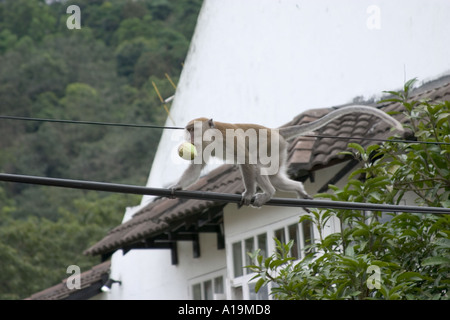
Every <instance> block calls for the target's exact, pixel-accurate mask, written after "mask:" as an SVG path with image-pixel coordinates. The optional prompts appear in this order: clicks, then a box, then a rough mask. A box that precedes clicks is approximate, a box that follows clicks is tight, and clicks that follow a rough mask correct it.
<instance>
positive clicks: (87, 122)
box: [0, 115, 450, 145]
mask: <svg viewBox="0 0 450 320" xmlns="http://www.w3.org/2000/svg"><path fill="white" fill-rule="evenodd" d="M0 119H4V120H21V121H37V122H54V123H67V124H85V125H100V126H116V127H130V128H151V129H172V130H183V129H184V128H183V127H177V126H158V125H152V124H132V123H117V122H99V121H80V120H61V119H43V118H30V117H19V116H5V115H0ZM302 137H309V138H322V139H327V138H329V139H339V140H367V141H378V142H398V143H411V144H434V145H450V143H448V142H438V141H413V140H401V139H377V138H366V137H343V136H333V135H302Z"/></svg>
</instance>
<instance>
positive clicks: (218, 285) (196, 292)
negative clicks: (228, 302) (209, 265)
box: [191, 276, 225, 300]
mask: <svg viewBox="0 0 450 320" xmlns="http://www.w3.org/2000/svg"><path fill="white" fill-rule="evenodd" d="M223 279H224V277H223V276H217V277H214V278H210V279H205V281H201V282H198V283H194V284H193V285H191V293H192V299H194V300H214V299H216V298H217V297H223V295H224V293H225V291H224V283H223Z"/></svg>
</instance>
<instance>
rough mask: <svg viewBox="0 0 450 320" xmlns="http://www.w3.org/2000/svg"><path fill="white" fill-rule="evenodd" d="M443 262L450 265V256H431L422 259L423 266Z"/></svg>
mask: <svg viewBox="0 0 450 320" xmlns="http://www.w3.org/2000/svg"><path fill="white" fill-rule="evenodd" d="M441 264H444V265H445V264H449V265H450V258H448V257H430V258H426V259H424V260H423V261H422V267H426V266H436V265H441Z"/></svg>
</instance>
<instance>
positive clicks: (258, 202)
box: [253, 193, 271, 208]
mask: <svg viewBox="0 0 450 320" xmlns="http://www.w3.org/2000/svg"><path fill="white" fill-rule="evenodd" d="M270 198H271V197H270V196H269V195H267V194H265V193H258V194H256V196H255V201H253V206H254V207H256V208H260V207H262V206H263V205H264V204H265V203H266V202H267V201H269V200H270Z"/></svg>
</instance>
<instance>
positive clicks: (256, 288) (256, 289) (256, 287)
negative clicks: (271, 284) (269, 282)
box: [255, 278, 266, 293]
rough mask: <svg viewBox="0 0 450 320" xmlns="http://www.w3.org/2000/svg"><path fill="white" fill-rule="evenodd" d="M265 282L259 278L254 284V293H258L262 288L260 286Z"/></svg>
mask: <svg viewBox="0 0 450 320" xmlns="http://www.w3.org/2000/svg"><path fill="white" fill-rule="evenodd" d="M265 282H266V281H265V280H264V279H263V278H261V279H259V280H258V281H256V284H255V292H256V293H258V291H259V289H260V288H261V287H262V285H263V284H264V283H265Z"/></svg>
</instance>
